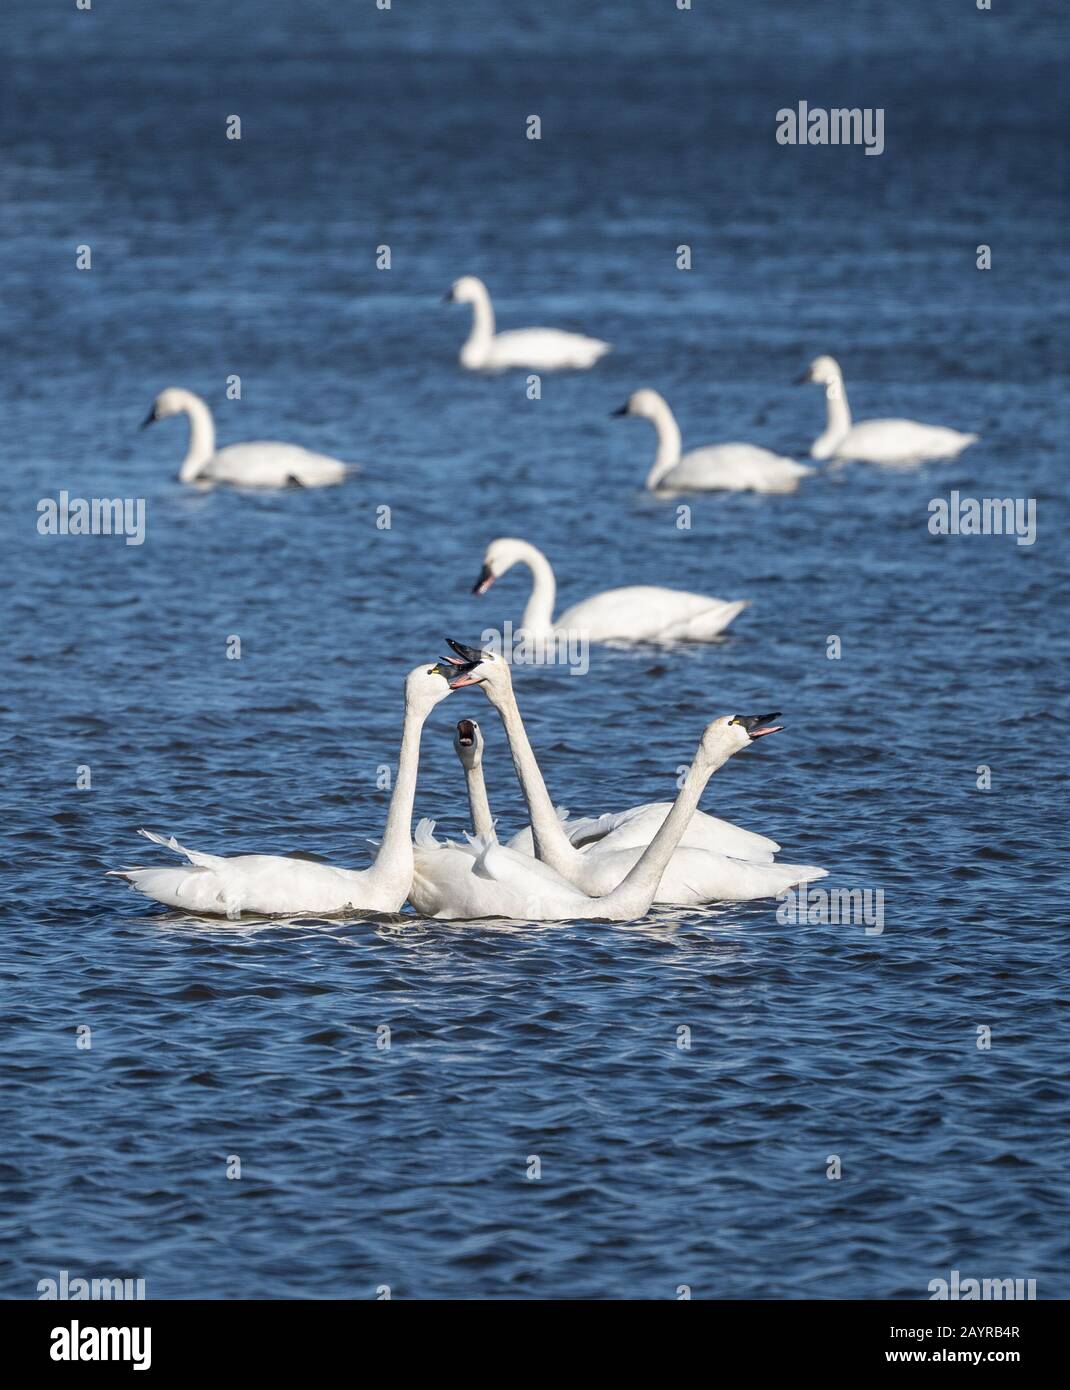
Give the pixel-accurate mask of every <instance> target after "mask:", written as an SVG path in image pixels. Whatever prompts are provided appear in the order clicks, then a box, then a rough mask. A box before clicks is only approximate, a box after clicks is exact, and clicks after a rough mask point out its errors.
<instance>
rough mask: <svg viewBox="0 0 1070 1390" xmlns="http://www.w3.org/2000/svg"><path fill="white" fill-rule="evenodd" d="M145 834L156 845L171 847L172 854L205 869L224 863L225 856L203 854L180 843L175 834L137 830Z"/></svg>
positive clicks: (165, 847)
mask: <svg viewBox="0 0 1070 1390" xmlns="http://www.w3.org/2000/svg"><path fill="white" fill-rule="evenodd" d="M137 833H138V834H139V835H144V837H145V839H146V840H151V841H152V843H153V844H154V845H162V846H163V847H164V849H169V850H170V851H171V852H172V854H178V855H181V856H182V858H183V859H188V860H189V862H190V863H191V864H197V865H199V866H200V867H201V868H204V869H214V868H217V867H218V866H219V865H220V864H222V863H224V862H225V860H224V857H223V856H222V855H219V854H202V853H201V852H200V851H199V850H195V849H187V848H186V847H185V845H180V844H179V843H178V841H177V840H176V839H175V837H174V836H173V835H169V836H166V835H157V833H156V832H155V830H145V829H144V828H142V829H140V830H139V831H138V832H137Z"/></svg>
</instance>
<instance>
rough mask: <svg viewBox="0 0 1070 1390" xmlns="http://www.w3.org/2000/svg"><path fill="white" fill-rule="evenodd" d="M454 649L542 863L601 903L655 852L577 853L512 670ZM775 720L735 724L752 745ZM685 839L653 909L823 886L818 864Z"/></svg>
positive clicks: (459, 677) (456, 676)
mask: <svg viewBox="0 0 1070 1390" xmlns="http://www.w3.org/2000/svg"><path fill="white" fill-rule="evenodd" d="M450 646H451V647H452V648H453V650H454V651H455V652H457V654H458V655H459V656H461V657H462V658H464V660H465V661H466V662H467V663H468V664H467V665H466V666H464V667H458V668H457V670H456V671H455V672H454V673H453V674H452V675H450V677H449V681H450V685H451V686H452V687H453V688H454V689H455V690H456V689H459V688H460V687H461V686H466V685H479V686H481V688H482V690H483V693H484V694H485V695H486V696H487V698H488V699H489V700H490V702H491V704H492V705H493V706H494V707H495V709H496V710H497V711H498V715H499V717H500V718H501V721H502V725H503V726H504V728H505V732H506V736H507V738H508V740H509V751H510V753H511V754H512V758H513V764H514V766H515V768H516V771H517V776H518V777H519V779H520V785H521V787H522V789H523V792H524V799H525V800H526V802H527V804H528V811H529V813H530V816H531V827H532V831H533V836H534V845H535V853H536V855H537V857H538V859H539V860H541V861H542V862H543V863H544V864H546V865H548V866H549V867H550V868H551V869H553V870H555V871H556V873H558V874H560V876H561V877H562V878H564V879H567V881H568V882H569V883H572V884H574V885H575V886H576V887H577V888H579V889H581V890H582V891H583V892H585V893H588V894H591V895H596V896H601V895H602V894H605V893H608V892H610V891H611V890H612V889H613V888H615V887H616V886H617V885H618V884H619V883H621V882H622V881H623V880H624V879H625V877H626V875H628V874H629V873H630V872H631V871H632V870H633V869H634V868H635V866H636V865H637V864H638V863H639V862H640V861H641V859H642V857H643V856H645V854H646V853H647V851H648V850H649V847H650V846H631V847H620V848H611V847H610V848H605V849H603V850H602V851H600V852H595V853H591V852H585V851H583V850H580V849H577V848H576V847H575V846H574V845H573V844H572V843H571V842H570V840H569V838H568V836H567V835H566V834H565V833H564V831H563V829H562V827H561V822H560V820H559V818H558V816H557V814H556V812H555V810H554V806H553V802H552V801H551V800H550V795H549V793H548V792H547V790H546V784H545V782H544V781H543V779H542V773H541V771H540V769H539V765H538V763H537V761H536V759H535V754H534V752H533V751H532V748H531V744H530V743H529V741H528V737H527V732H526V730H525V729H524V723H523V720H522V719H521V717H520V710H519V709H518V707H517V703H516V697H515V695H514V693H513V683H512V676H511V673H510V670H509V663H508V662H507V661H505V660H504V659H503V658H502V657H499V656H496V655H495V654H494V653H493V652H478V651H477V650H476V649H475V648H473V647H466V646H464V645H463V644H462V643H459V642H453V641H450ZM775 717H776V716H775V715H748V716H742V715H739V716H736V717H735V721H734V722H735V723H737V724H738V725H740V726H741V727H742V728H743V730H744V731H745V732H746V733H747V734H749V735H750V737H751V738H759V737H761V736H762V735H763V734H765V733H771V732H774V730H775V729H776V728H777V727H779V726H772V727H769V721H770V720H771V719H774V718H775ZM685 785H686V784H685ZM696 803H697V797H696ZM678 804H679V797H677V800H676V802H674V803H673V810H670V812H669V814H668V815H667V816H666V817H664V818H663V820H662V822H661V825H660V826H659V827H658V830H657V832H656V834H655V835H654V837H653V839H652V840H651V842H650V844H651V845H653V844H655V843H657V842H658V839H659V837H660V836H661V834H662V832H663V831H664V829H665V827H666V826H667V825H669V824H670V823H671V822H672V819H673V815H674V811H675V807H676V806H677V805H678ZM689 818H690V817H689ZM741 833H746V832H741ZM683 834H684V828H681V830H680V833H679V835H677V836H676V837H675V840H674V844H673V849H672V851H670V854H669V855H668V856H667V857H666V860H665V866H664V868H663V872H662V877H661V879H660V882H659V883H658V884H657V885H656V888H655V896H654V898H653V901H655V902H658V903H672V904H676V905H687V906H693V905H696V904H698V903H705V902H712V901H723V902H745V901H749V900H750V899H753V898H767V897H775V896H776V895H777V894H778V893H782V892H784V890H785V889H787V888H790V887H791V886H792V885H793V884H796V883H802V882H812V881H813V880H815V879H819V878H824V877H825V876H826V873H827V870H825V869H820V868H817V867H816V866H815V865H812V864H777V863H772V862H770V861H769V860H768V859H767V860H765V861H764V862H760V863H756V862H751V861H748V860H744V859H738V858H734V857H731V856H729V855H726V854H723V853H718V852H716V851H713V850H709V849H697V848H693V847H691V846H688V845H684V844H682V843H680V841H681V840H682V838H683ZM677 845H678V846H679V847H677ZM506 848H507V847H506ZM512 852H513V853H516V851H512Z"/></svg>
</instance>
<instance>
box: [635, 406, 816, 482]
mask: <svg viewBox="0 0 1070 1390" xmlns="http://www.w3.org/2000/svg"><path fill="white" fill-rule="evenodd" d="M613 414H614V415H637V416H639V417H640V418H641V419H644V420H649V421H650V422H651V424H652V425H653V426H654V429H655V430H656V431H657V435H658V451H657V453H656V454H655V456H654V465H653V467H652V468H651V470H650V472H649V473H648V474H647V475H646V486H647V487H648V488H649V489H650V491H651V492H672V493H676V492H711V491H715V490H721V491H727V492H794V491H795V489H796V488H797V487H798V486H799V479H800V478H804V477H805V476H806V475H807V473H812V472H813V471H814V470H813V469H812V468H811V467H810V466H809V464H805V463H796V462H795V460H794V459H789V458H782V457H781V456H780V455H779V454H773V453H770V451H769V450H768V449H762V448H759V446H758V445H757V444H709V445H707V446H706V447H705V448H703V449H690V450H688V452H687V453H686V454H683V455H681V453H680V427H679V425H677V423H676V417H675V416H674V415H673V413H672V411H671V410H670V409H669V404H668V402H667V401H666V400H665V398H664V396H659V395H658V393H657V391H651V390H650V389H649V388H647V387H644V389H643V390H641V391H635V392H633V393H632V395H630V396H629V397H628V399H627V400H626V401H625V403H624V404H623V405H622V406H621V407H620V409H619V410H614V411H613Z"/></svg>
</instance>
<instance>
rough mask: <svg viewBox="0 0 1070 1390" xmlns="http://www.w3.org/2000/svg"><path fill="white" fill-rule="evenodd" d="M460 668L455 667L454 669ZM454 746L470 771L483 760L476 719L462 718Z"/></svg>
mask: <svg viewBox="0 0 1070 1390" xmlns="http://www.w3.org/2000/svg"><path fill="white" fill-rule="evenodd" d="M456 669H458V668H456V667H454V670H456ZM453 747H454V749H455V750H456V753H457V756H458V757H459V758H460V760H461V766H462V767H463V768H464V769H465V770H466V771H469V770H470V769H472V768H476V767H479V766H480V765H481V763H482V762H483V735H482V733H481V732H480V729H479V725H478V724H477V723H476V721H475V720H474V719H460V720H458V721H457V728H456V730H455V732H454V735H453Z"/></svg>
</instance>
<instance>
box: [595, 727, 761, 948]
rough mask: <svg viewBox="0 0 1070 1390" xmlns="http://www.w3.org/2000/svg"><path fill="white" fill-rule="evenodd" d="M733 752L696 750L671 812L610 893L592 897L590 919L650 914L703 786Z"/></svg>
mask: <svg viewBox="0 0 1070 1390" xmlns="http://www.w3.org/2000/svg"><path fill="white" fill-rule="evenodd" d="M733 752H735V749H726V750H725V751H724V752H723V754H721V753H718V754H712V755H711V754H709V753H707V752H706V750H705V748H704V747H703V745H702V744H700V745H699V751H698V753H697V755H696V757H695V760H694V762H693V763H692V764H691V768H690V771H689V772H688V774H687V777H686V779H685V781H684V785H683V786H682V787H681V788H680V791H679V792H678V793H677V797H676V800H675V801H674V802H673V807H672V810H671V811H670V812H669V814H668V815H667V816H666V817H665V819H664V820H663V821H662V823H661V826H660V828H659V830H658V833H657V834H656V835H655V836H654V838H653V839H652V840H651V842H650V843H649V845H647V847H646V849H645V850H644V851H643V854H642V857H641V858H640V859H639V860H638V861H637V862H636V863H635V864H634V865H633V866H632V868H631V870H630V871H629V872H628V874H627V875H626V876H625V878H624V879H623V880H622V881H621V883H620V884H618V886H617V887H616V888H614V890H613V891H612V893H606V894H605V895H604V896H603V897H601V898H592V900H591V903H592V912H591V915H592V916H593V917H601V916H603V915H605V916H608V917H612V918H613V919H614V920H616V921H630V920H632V919H634V918H636V917H642V916H644V915H645V914H646V913H647V912H648V911H649V909H650V904H651V903H652V902H653V901H654V898H655V896H656V894H657V891H658V884H659V883H660V882H661V876H662V874H663V873H664V872H665V869H666V867H667V866H668V863H669V860H670V859H671V858H672V856H673V853H674V852H675V850H676V846H677V845H678V844H679V843H680V841H681V840H682V839H683V835H684V831H685V830H686V829H687V827H688V824H689V823H690V820H691V817H692V816H693V815H694V814H695V808H696V806H697V805H698V803H699V798H700V797H701V796H702V793H703V791H704V790H705V787H706V783H707V782H708V781H709V780H710V778H711V777H712V776H713V774H714V773H715V772H716V771H717V769H718V768H719V767H721V766H723V765H724V764H725V763H726V762H727V761H728V759H729V758H730V757H731V756H732V753H733Z"/></svg>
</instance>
